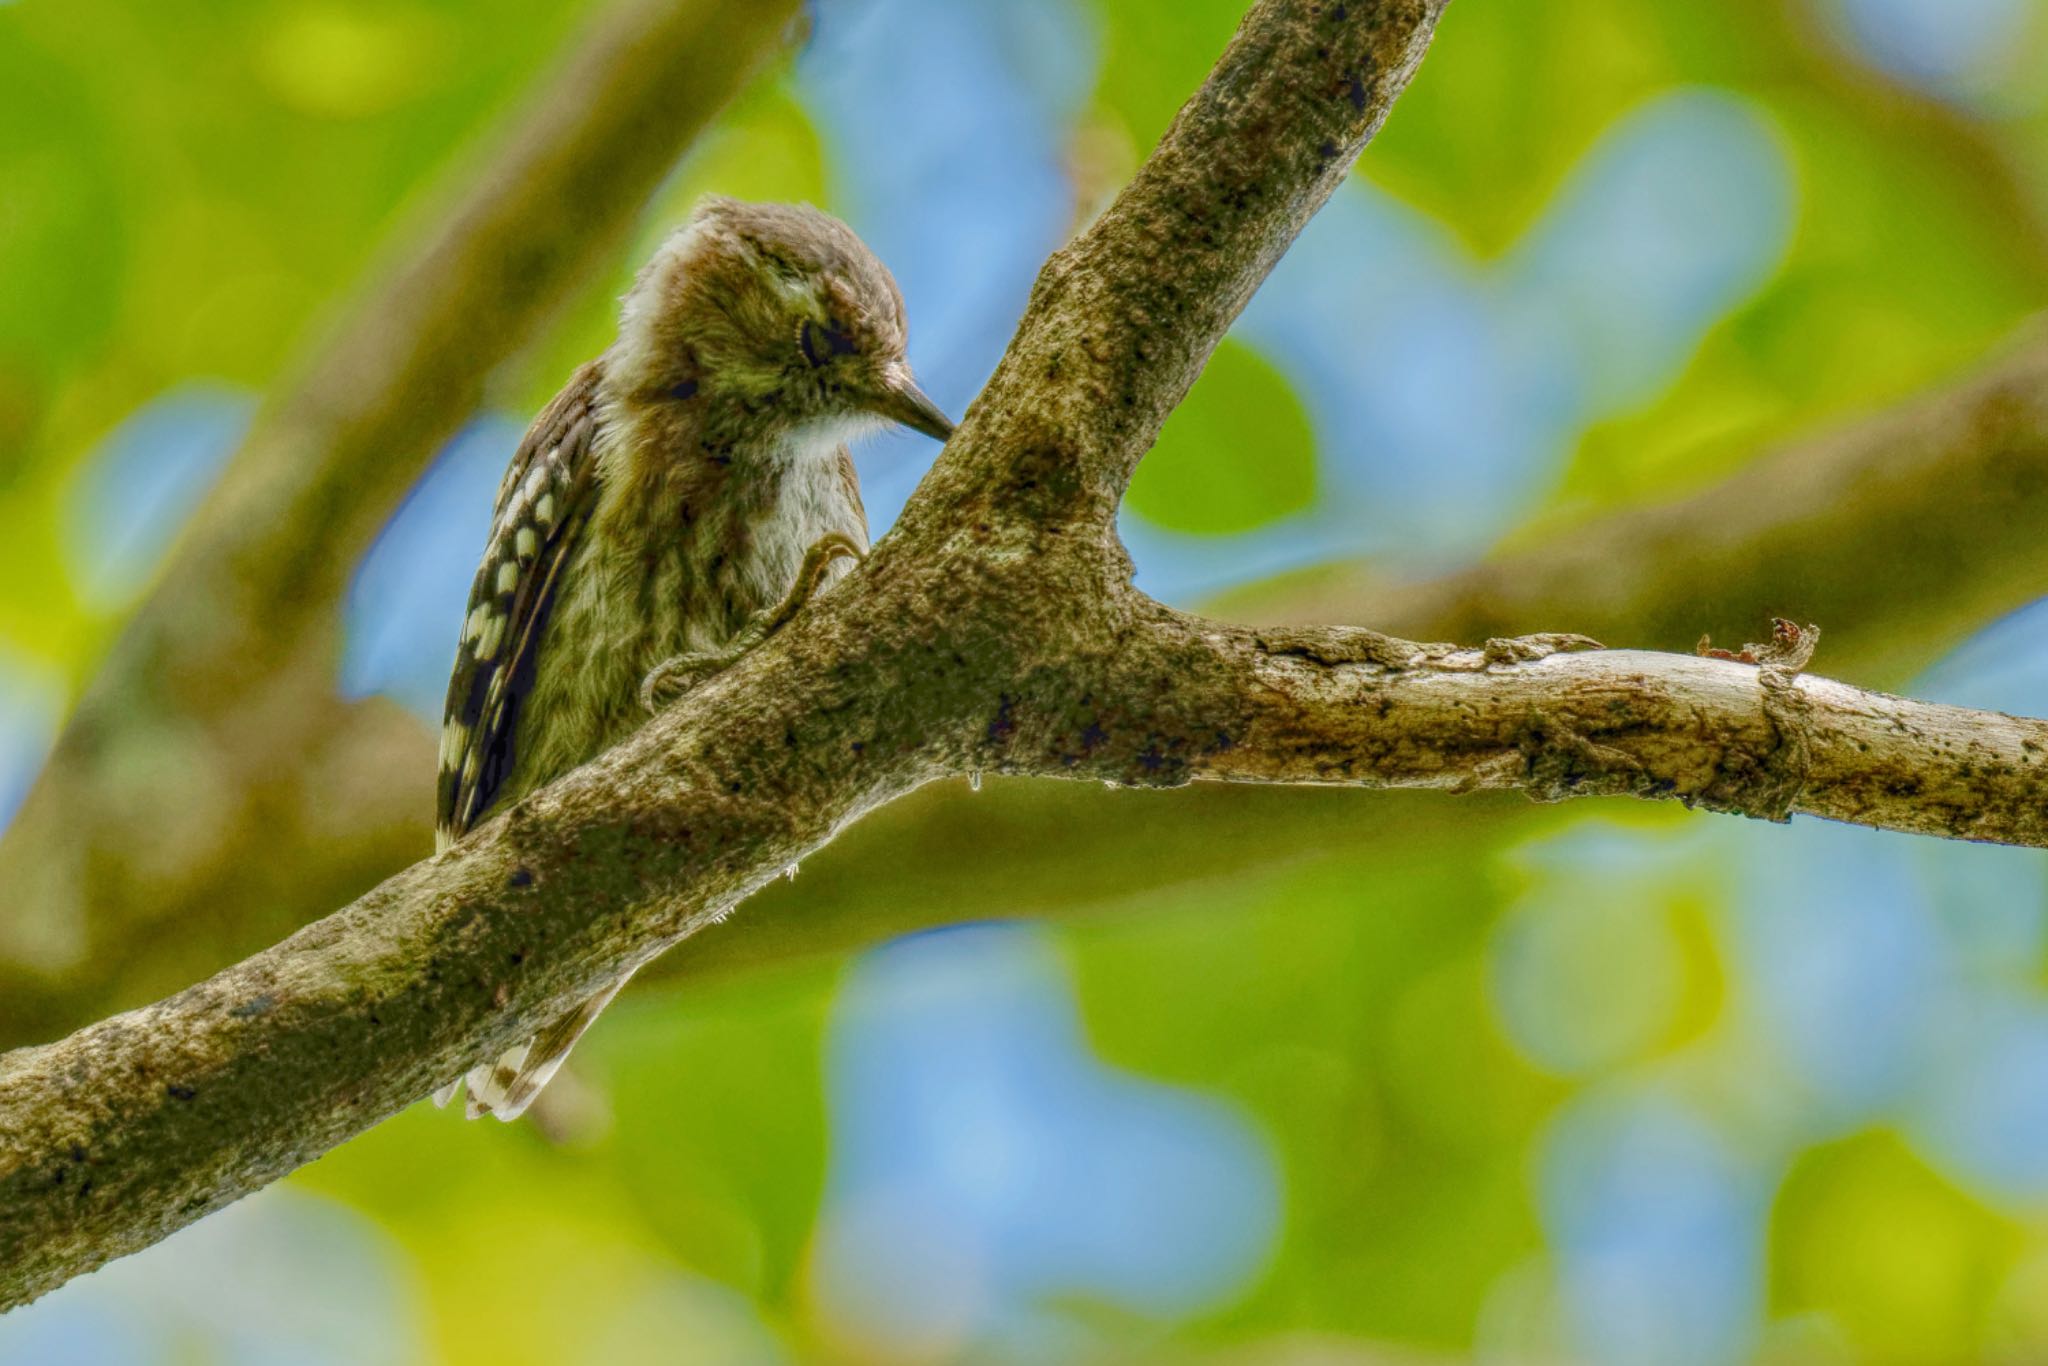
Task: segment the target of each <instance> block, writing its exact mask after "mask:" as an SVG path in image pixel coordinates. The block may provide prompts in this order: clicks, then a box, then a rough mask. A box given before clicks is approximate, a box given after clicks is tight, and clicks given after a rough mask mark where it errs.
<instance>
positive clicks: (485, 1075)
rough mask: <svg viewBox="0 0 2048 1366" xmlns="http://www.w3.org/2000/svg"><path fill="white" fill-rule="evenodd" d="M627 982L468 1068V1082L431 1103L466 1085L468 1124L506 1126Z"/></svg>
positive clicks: (458, 1082) (443, 1091)
mask: <svg viewBox="0 0 2048 1366" xmlns="http://www.w3.org/2000/svg"><path fill="white" fill-rule="evenodd" d="M626 981H627V979H626V978H625V977H621V978H620V979H619V980H618V981H616V982H614V983H612V984H611V985H610V986H608V987H606V988H605V989H604V990H603V991H600V992H598V993H597V995H595V996H592V997H591V998H590V999H589V1000H587V1001H585V1002H583V1003H582V1004H581V1005H579V1006H577V1007H576V1009H574V1010H572V1011H570V1012H569V1013H568V1014H567V1015H564V1016H563V1017H562V1018H561V1019H559V1020H557V1021H555V1022H554V1023H553V1024H551V1025H549V1026H548V1027H547V1028H546V1029H543V1030H542V1031H541V1032H540V1033H538V1034H536V1035H534V1036H533V1037H532V1038H530V1039H528V1040H527V1041H526V1042H525V1043H522V1044H515V1045H513V1046H512V1047H511V1048H508V1049H506V1050H505V1051H504V1052H503V1053H500V1054H499V1055H498V1057H497V1059H496V1060H495V1061H493V1062H485V1063H478V1064H477V1065H476V1066H475V1067H472V1068H470V1069H469V1072H468V1074H467V1076H466V1077H457V1078H455V1080H453V1081H451V1082H449V1083H448V1084H447V1085H446V1086H444V1087H442V1088H441V1089H440V1090H438V1091H436V1092H434V1104H436V1105H446V1104H447V1103H448V1102H449V1101H451V1100H453V1099H455V1090H456V1088H457V1087H458V1086H460V1085H462V1083H463V1082H464V1081H465V1080H467V1081H468V1083H469V1099H468V1101H467V1103H466V1104H465V1105H464V1107H463V1110H464V1113H465V1114H466V1115H467V1116H468V1117H469V1118H470V1119H479V1118H481V1117H482V1116H484V1115H496V1116H497V1117H498V1118H499V1119H501V1120H504V1121H505V1122H507V1123H510V1122H511V1121H513V1120H515V1119H517V1118H519V1116H520V1114H521V1112H523V1111H524V1110H525V1109H526V1107H527V1106H528V1105H530V1104H531V1103H532V1102H533V1098H534V1097H535V1096H537V1095H539V1094H540V1089H541V1088H542V1087H543V1086H546V1085H547V1084H548V1079H549V1078H551V1077H553V1076H554V1075H555V1072H556V1071H557V1070H558V1069H559V1068H560V1067H561V1065H562V1060H563V1059H565V1058H567V1057H568V1056H569V1050H570V1049H571V1048H574V1047H575V1046H576V1041H577V1040H578V1039H580V1038H582V1037H583V1031H584V1030H586V1029H588V1028H590V1022H591V1021H592V1020H595V1019H596V1018H597V1015H598V1012H599V1011H601V1010H603V1009H604V1008H605V1006H607V1005H609V1004H610V1003H611V999H612V997H614V996H616V995H618V994H619V988H620V987H622V986H624V985H626Z"/></svg>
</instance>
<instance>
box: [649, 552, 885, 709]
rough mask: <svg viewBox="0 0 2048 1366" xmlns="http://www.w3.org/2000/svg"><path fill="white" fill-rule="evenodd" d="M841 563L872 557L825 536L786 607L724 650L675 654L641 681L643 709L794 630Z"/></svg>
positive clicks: (658, 705)
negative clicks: (827, 573) (785, 630)
mask: <svg viewBox="0 0 2048 1366" xmlns="http://www.w3.org/2000/svg"><path fill="white" fill-rule="evenodd" d="M841 558H845V559H851V560H864V559H866V558H867V552H866V551H864V550H862V549H861V548H860V546H859V545H858V544H856V543H855V541H854V539H853V538H852V537H851V536H848V535H846V534H844V533H843V532H838V531H834V532H829V533H827V534H826V535H823V536H820V537H819V538H818V540H817V543H816V544H814V545H813V546H812V547H811V548H810V549H809V550H808V551H806V552H805V553H804V562H803V564H802V565H800V566H799V567H798V569H797V572H796V582H795V583H794V584H792V585H791V586H790V590H789V592H788V594H787V595H786V596H785V597H784V598H783V599H782V601H781V602H779V603H777V604H776V605H775V606H773V607H770V608H768V609H767V610H766V611H763V612H760V613H758V614H757V615H756V616H755V617H754V619H753V620H752V621H749V622H748V623H747V624H746V626H744V627H743V628H741V630H740V633H739V634H738V635H736V636H734V637H733V638H732V642H731V643H730V644H728V645H727V646H726V647H725V648H724V649H722V650H696V651H692V652H691V653H689V654H680V655H674V656H672V657H670V658H668V659H665V660H663V661H662V662H661V663H659V664H657V665H655V666H654V668H653V669H651V670H649V671H648V674H647V677H646V678H644V679H642V680H641V682H640V705H641V706H642V707H644V708H646V709H647V710H648V711H650V712H654V711H660V710H661V709H662V708H664V707H666V706H668V705H669V703H671V702H674V701H675V700H676V699H677V698H679V697H681V696H682V695H683V694H684V693H687V692H689V691H690V690H691V689H692V688H694V687H696V686H697V685H698V684H699V683H702V682H703V681H704V680H705V679H707V678H710V677H712V676H713V675H715V674H720V673H723V672H725V670H727V669H728V668H731V667H732V665H733V663H734V661H736V660H738V659H739V657H740V656H741V655H744V654H745V653H747V651H749V650H751V649H753V648H754V647H755V646H757V645H759V644H760V643H761V642H762V641H764V640H766V639H768V637H770V636H772V635H774V634H775V633H776V632H777V631H779V630H781V629H782V628H783V627H784V626H786V625H788V624H789V621H790V618H792V617H794V616H795V615H796V614H797V613H798V612H800V611H802V610H803V606H804V604H805V603H807V602H809V601H810V600H811V599H812V598H813V597H815V596H816V595H817V592H818V589H819V587H820V586H821V585H822V584H823V582H824V578H825V571H826V570H827V569H829V568H831V566H832V562H833V561H834V560H838V559H841Z"/></svg>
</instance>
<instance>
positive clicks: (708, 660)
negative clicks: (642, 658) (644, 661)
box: [640, 650, 739, 712]
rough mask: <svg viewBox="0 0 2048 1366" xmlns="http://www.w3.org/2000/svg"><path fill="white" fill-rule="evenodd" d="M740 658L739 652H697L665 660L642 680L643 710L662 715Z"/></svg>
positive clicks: (650, 670) (641, 698)
mask: <svg viewBox="0 0 2048 1366" xmlns="http://www.w3.org/2000/svg"><path fill="white" fill-rule="evenodd" d="M738 657H739V651H737V650H734V651H730V652H725V651H721V652H718V653H713V652H710V651H698V652H695V653H692V654H683V655H672V656H670V657H669V658H667V659H664V660H662V661H661V663H659V664H657V665H655V666H654V667H653V668H652V669H649V670H648V671H647V677H645V678H643V679H641V680H640V705H641V707H642V708H644V709H645V710H647V711H650V712H657V711H660V710H661V709H662V708H663V707H666V706H667V705H668V704H669V703H671V702H673V701H675V700H676V699H677V698H679V697H681V696H682V695H683V694H684V693H686V692H688V691H690V689H692V688H694V687H696V686H697V685H698V684H699V683H702V682H703V681H704V680H705V679H707V678H709V677H711V676H712V675H713V674H715V673H718V672H719V671H720V670H722V669H724V668H725V666H726V665H728V664H730V663H732V662H733V660H735V659H737V658H738Z"/></svg>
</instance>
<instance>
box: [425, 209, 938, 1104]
mask: <svg viewBox="0 0 2048 1366" xmlns="http://www.w3.org/2000/svg"><path fill="white" fill-rule="evenodd" d="M886 422H900V423H903V424H905V425H906V426H909V427H912V428H915V429H916V430H918V431H920V432H923V433H926V434H927V435H929V436H932V437H935V438H937V439H938V440H941V441H943V440H945V439H946V438H947V437H948V436H949V435H951V433H952V430H953V424H952V422H951V421H950V420H948V419H947V417H946V415H945V413H944V412H942V411H941V410H940V409H939V407H938V405H937V404H935V403H933V402H932V400H931V399H930V398H928V397H926V396H925V394H924V392H923V391H922V390H920V389H919V388H918V386H917V383H916V381H915V380H914V379H913V378H912V376H911V372H910V366H909V364H908V363H907V362H906V361H905V359H904V320H903V296H902V294H901V292H900V291H899V290H898V289H897V287H896V281H895V279H894V278H893V277H892V276H891V275H890V274H889V272H888V270H887V269H886V268H885V267H884V266H883V265H882V263H881V262H880V261H878V260H876V259H875V256H874V254H873V253H872V252H870V251H869V250H868V248H867V247H866V245H865V244H863V243H862V242H861V240H860V239H859V238H858V237H856V236H854V234H853V231H852V230H851V229H850V228H848V227H847V226H846V225H845V224H844V223H841V222H840V221H839V220H838V219H836V218H833V217H831V216H830V215H828V214H825V213H821V212H820V211H818V210H817V209H814V208H811V207H809V206H808V205H790V204H750V203H743V202H740V201H738V200H732V199H725V198H718V197H712V198H708V199H706V200H704V201H703V202H702V203H701V204H699V205H698V206H697V208H696V210H695V211H694V212H693V213H692V214H691V215H690V217H689V219H688V221H686V222H685V223H684V224H683V225H682V226H681V227H680V228H678V229H677V230H676V231H675V232H674V233H672V234H671V235H670V236H669V237H668V239H667V240H666V241H665V242H663V243H662V245H661V247H660V249H659V250H657V251H656V252H655V254H654V258H653V259H652V260H651V261H649V262H648V264H647V266H646V267H645V268H644V269H643V270H641V272H640V274H639V276H638V278H637V279H636V280H635V282H634V284H633V287H632V289H631V290H630V291H629V292H628V293H627V295H626V297H625V303H624V307H623V308H622V310H621V312H620V319H619V333H618V338H617V340H616V341H614V342H613V343H612V345H611V347H610V348H609V349H608V350H606V351H605V352H604V354H603V355H601V356H599V357H598V358H597V359H596V360H593V361H590V362H589V363H588V364H586V365H584V366H583V367H582V368H581V369H579V370H578V371H577V372H576V373H575V374H574V375H573V376H572V377H571V378H570V380H569V383H568V384H567V385H566V386H565V387H564V388H563V389H562V391H561V392H560V393H559V394H557V395H555V397H554V399H553V400H552V401H550V402H549V403H548V405H547V406H546V407H545V408H544V409H542V410H541V413H540V416H539V417H537V418H535V419H534V422H533V426H532V427H531V428H529V429H528V431H527V433H526V437H525V439H524V440H522V441H521V442H520V443H519V449H518V450H517V452H515V453H514V455H513V457H512V463H511V466H510V467H509V468H508V469H507V470H506V471H505V477H504V480H503V482H502V483H501V484H500V485H499V487H498V499H497V510H496V513H495V514H494V516H493V517H492V521H491V533H490V540H489V542H488V543H487V544H486V545H485V547H484V555H483V562H482V564H481V565H480V566H479V567H478V569H477V572H476V580H475V582H474V584H473V585H472V586H471V588H470V595H469V607H468V612H467V615H466V616H465V617H464V619H463V623H462V637H461V641H460V643H459V644H458V646H457V649H456V656H455V671H454V675H453V677H451V678H450V679H449V681H448V704H447V710H446V714H445V716H444V719H443V721H442V723H441V758H440V780H439V785H438V791H437V794H436V795H437V800H436V823H435V824H436V830H435V834H436V842H437V844H438V846H439V847H440V848H444V849H445V848H447V847H448V845H449V844H451V843H453V842H454V841H455V840H457V839H459V838H460V837H461V836H462V835H463V834H464V833H465V832H466V831H468V830H470V829H471V828H473V827H474V826H476V825H477V824H479V823H480V822H482V821H483V820H484V819H485V818H487V817H488V816H490V815H491V814H492V812H494V811H495V810H497V809H499V808H501V807H503V806H506V805H508V804H510V803H512V802H515V801H517V800H518V799H519V798H520V797H522V796H524V795H526V794H527V793H529V792H531V791H533V790H534V789H536V788H539V787H541V786H543V785H544V784H546V783H547V782H549V781H550V780H552V779H554V778H555V777H557V776H559V775H560V774H563V773H565V772H567V771H568V770H570V769H572V768H574V767H576V766H577V765H579V764H581V763H583V762H585V761H586V760H588V759H591V758H593V757H595V756H596V755H597V754H599V753H601V752H603V751H604V750H606V749H608V748H610V747H611V746H612V745H615V744H617V743H618V742H619V741H620V740H621V739H623V738H625V736H626V735H627V734H629V733H630V732H631V731H632V730H633V729H634V728H635V727H637V726H638V725H639V724H640V723H641V722H642V721H644V720H645V719H646V717H647V716H648V714H649V713H650V712H652V711H654V710H656V709H658V708H659V707H661V706H662V705H664V704H665V703H666V702H669V701H672V700H674V699H675V698H676V697H678V696H680V695H681V694H682V693H684V692H685V691H687V690H688V689H689V688H691V687H693V686H694V685H695V684H696V683H698V682H700V681H701V680H703V679H704V678H707V677H709V676H710V675H712V674H714V673H716V672H718V671H719V670H720V669H722V668H723V667H725V665H727V664H728V663H730V662H731V661H732V660H733V659H734V658H737V657H738V655H739V654H741V653H743V652H744V651H745V650H747V649H750V648H751V647H752V646H754V645H756V644H758V643H759V642H760V641H761V640H763V639H765V638H766V637H767V636H768V635H769V634H770V633H772V632H773V631H774V630H776V629H777V628H778V627H780V626H781V625H782V624H783V623H784V622H786V621H787V620H789V618H790V617H791V616H793V615H794V614H795V613H796V612H797V611H798V610H799V609H800V608H801V607H802V606H803V605H804V603H805V602H806V601H807V600H808V599H809V598H810V596H811V595H812V594H813V593H815V592H816V591H818V590H819V589H821V588H823V587H825V586H826V585H828V584H830V583H832V582H835V581H836V580H837V579H839V578H840V577H842V576H843V575H844V574H845V573H847V572H848V571H849V570H850V568H851V564H852V562H853V561H857V560H859V559H861V558H862V557H863V556H865V555H866V553H867V547H868V535H867V515H866V513H865V512H864V511H863V509H862V507H861V501H860V484H859V481H858V479H857V478H856V477H855V475H854V468H853V461H852V459H851V457H850V456H849V455H848V453H847V449H846V443H847V441H848V440H849V439H851V438H852V437H853V436H855V435H857V434H858V433H860V432H862V431H863V430H866V429H869V428H872V427H876V426H880V425H882V424H883V423H886ZM630 973H631V969H628V970H627V972H626V973H625V974H622V975H621V976H620V978H619V980H618V981H616V982H614V983H612V984H611V985H610V986H608V987H606V988H605V989H604V990H603V991H601V992H599V993H598V994H597V995H595V996H593V997H591V998H590V999H589V1000H587V1001H585V1002H583V1003H582V1005H580V1006H579V1007H577V1008H576V1009H575V1010H573V1011H571V1012H570V1013H569V1014H568V1015H566V1016H564V1017H563V1018H562V1019H560V1020H558V1021H556V1022H555V1023H553V1024H551V1025H549V1026H548V1027H547V1028H546V1029H544V1030H543V1031H542V1032H541V1033H540V1034H538V1035H536V1036H535V1037H534V1038H532V1039H530V1040H528V1041H527V1042H526V1043H523V1044H520V1045H518V1046H517V1047H515V1048H512V1049H510V1050H508V1051H507V1052H505V1053H504V1054H503V1055H501V1056H499V1057H497V1058H495V1059H487V1060H484V1061H482V1062H480V1063H479V1064H478V1065H477V1066H475V1067H473V1068H471V1069H470V1070H469V1072H468V1074H467V1077H468V1083H469V1096H468V1103H467V1107H466V1108H467V1110H468V1114H469V1117H470V1118H471V1119H475V1118H476V1117H478V1116H479V1115H485V1114H493V1115H496V1116H497V1117H498V1118H499V1119H502V1120H511V1119H513V1118H515V1117H517V1116H518V1115H519V1113H520V1112H521V1111H522V1110H524V1109H525V1108H526V1106H527V1104H528V1103H529V1102H530V1101H532V1099H533V1097H534V1096H535V1095H536V1094H537V1093H538V1092H539V1091H540V1089H541V1087H543V1086H545V1085H546V1084H547V1081H548V1079H549V1078H550V1077H551V1076H553V1075H554V1073H555V1069H557V1068H558V1067H560V1066H561V1064H562V1059H563V1058H564V1057H565V1056H567V1054H568V1052H569V1049H570V1047H571V1046H572V1045H574V1044H575V1042H576V1040H577V1038H578V1037H579V1036H580V1035H581V1034H582V1033H583V1031H584V1030H585V1029H586V1028H588V1027H589V1025H590V1022H591V1021H592V1020H593V1019H595V1018H596V1016H597V1013H598V1012H599V1011H600V1010H602V1009H603V1008H604V1006H605V1004H606V1003H607V1002H608V1001H610V1000H611V998H612V997H613V996H614V995H615V994H616V993H617V992H618V990H619V988H620V987H621V986H623V985H625V980H626V976H628V975H630ZM461 1080H462V1079H461V1078H457V1079H456V1080H455V1081H451V1082H450V1083H448V1085H447V1086H445V1087H443V1088H442V1089H441V1090H440V1091H438V1092H436V1093H435V1097H434V1098H435V1101H436V1103H438V1104H443V1105H445V1104H446V1103H447V1102H448V1101H449V1100H450V1099H451V1098H453V1096H454V1093H455V1089H456V1087H457V1085H459V1084H460V1082H461Z"/></svg>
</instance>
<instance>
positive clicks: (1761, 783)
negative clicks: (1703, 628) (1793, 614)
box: [1696, 617, 1820, 825]
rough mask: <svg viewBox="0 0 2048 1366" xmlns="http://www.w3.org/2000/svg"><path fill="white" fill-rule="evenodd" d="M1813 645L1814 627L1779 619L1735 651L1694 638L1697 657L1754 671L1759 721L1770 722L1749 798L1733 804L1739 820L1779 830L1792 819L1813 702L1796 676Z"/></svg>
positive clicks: (1804, 769) (1806, 768)
mask: <svg viewBox="0 0 2048 1366" xmlns="http://www.w3.org/2000/svg"><path fill="white" fill-rule="evenodd" d="M1819 644H1820V627H1818V626H1813V625H1807V626H1800V625H1798V624H1797V623H1796V622H1792V621H1788V620H1786V619H1785V618H1784V617H1773V618H1771V638H1770V639H1769V640H1768V641H1764V642H1762V643H1755V642H1752V643H1750V644H1747V645H1744V646H1743V647H1742V648H1741V649H1740V650H1717V649H1715V648H1714V646H1713V641H1712V640H1711V638H1709V637H1707V636H1701V637H1700V643H1699V646H1698V647H1697V651H1696V652H1697V653H1698V654H1699V655H1700V656H1701V657H1703V658H1706V659H1725V660H1729V661H1731V662H1733V663H1736V664H1754V665H1755V666H1756V681H1757V686H1758V687H1760V688H1761V689H1763V703H1764V719H1765V720H1767V721H1769V722H1770V723H1771V733H1772V734H1773V735H1774V736H1775V737H1776V741H1777V743H1776V744H1774V745H1773V746H1772V747H1771V751H1770V753H1768V754H1766V755H1764V756H1763V758H1762V761H1761V764H1760V769H1761V772H1760V774H1759V779H1758V781H1757V783H1756V784H1755V792H1754V794H1753V795H1751V796H1749V797H1747V798H1746V799H1744V800H1742V801H1740V802H1738V803H1737V804H1736V805H1735V808H1734V809H1735V810H1738V811H1740V812H1741V813H1742V814H1743V815H1745V816H1753V817H1755V818H1756V819H1758V820H1765V821H1774V822H1776V823H1777V824H1779V825H1783V824H1785V823H1786V822H1788V821H1790V820H1791V819H1792V812H1793V810H1794V809H1795V808H1796V807H1797V806H1798V804H1799V798H1800V797H1801V795H1802V794H1804V793H1805V791H1806V783H1807V777H1808V775H1809V774H1810V773H1811V771H1812V767H1813V745H1812V738H1811V737H1812V733H1813V702H1812V699H1810V698H1808V697H1807V695H1806V692H1805V690H1804V689H1802V688H1801V687H1800V686H1799V674H1800V671H1801V670H1803V669H1805V667H1806V666H1807V664H1808V663H1809V662H1810V661H1811V660H1812V659H1813V652H1814V648H1815V647H1816V646H1818V645H1819Z"/></svg>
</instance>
